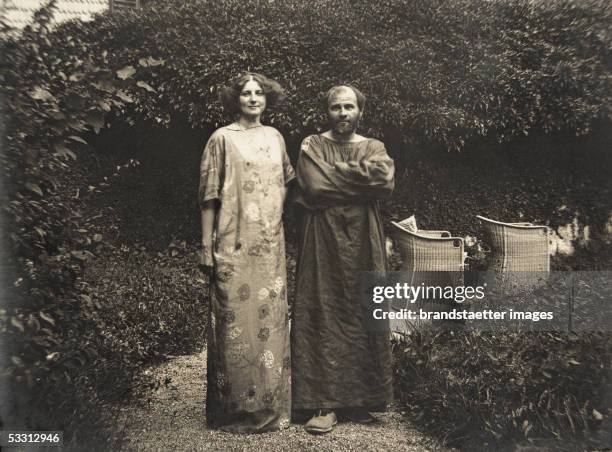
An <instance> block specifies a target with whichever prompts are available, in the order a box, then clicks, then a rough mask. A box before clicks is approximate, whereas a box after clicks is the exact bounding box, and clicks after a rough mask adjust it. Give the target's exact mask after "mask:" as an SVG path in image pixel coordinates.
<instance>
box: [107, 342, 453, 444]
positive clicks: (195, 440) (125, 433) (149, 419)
mask: <svg viewBox="0 0 612 452" xmlns="http://www.w3.org/2000/svg"><path fill="white" fill-rule="evenodd" d="M145 373H146V374H149V375H150V376H151V377H152V378H153V379H154V380H157V381H161V382H163V384H161V385H160V386H159V387H158V388H157V389H152V390H148V391H145V392H143V393H142V394H140V396H139V397H138V399H137V400H136V402H135V403H131V404H130V405H129V406H124V405H119V406H116V408H115V409H116V411H117V412H116V415H115V416H114V418H115V419H116V428H117V429H118V430H119V432H118V434H119V436H122V438H123V440H122V442H121V449H122V450H207V451H216V450H224V451H225V450H271V451H276V450H304V451H309V450H317V451H320V450H339V451H366V450H395V451H447V450H449V449H447V448H444V447H442V446H441V444H440V442H439V441H438V440H436V439H434V438H431V437H428V436H427V435H425V434H423V433H421V432H419V431H417V430H416V429H414V428H413V427H411V425H410V424H408V423H407V422H406V421H405V419H404V418H403V416H402V413H400V412H399V411H397V410H395V409H393V408H392V409H391V410H390V411H388V412H386V413H378V414H376V417H377V418H378V420H379V422H377V423H376V424H374V425H367V426H366V425H359V424H355V423H340V424H338V425H337V426H336V427H335V428H334V430H333V431H332V432H331V433H329V434H327V435H319V436H313V435H310V434H308V433H306V432H305V431H304V429H303V426H302V425H299V424H292V425H291V426H290V427H289V428H288V429H287V430H284V431H282V432H273V433H264V434H258V435H239V434H232V433H226V432H222V431H218V430H211V429H209V428H207V427H206V422H205V415H204V407H205V403H206V400H205V399H206V350H203V351H202V352H200V353H196V354H192V355H185V356H175V357H171V359H169V360H168V361H166V362H165V363H163V364H161V365H158V366H155V367H152V368H150V369H147V370H146V371H145Z"/></svg>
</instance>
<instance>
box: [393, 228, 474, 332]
mask: <svg viewBox="0 0 612 452" xmlns="http://www.w3.org/2000/svg"><path fill="white" fill-rule="evenodd" d="M391 225H392V226H393V233H392V236H393V238H394V241H395V244H396V246H397V248H398V249H399V252H400V256H401V260H402V265H401V271H402V272H406V273H407V274H408V283H409V284H410V285H411V286H415V287H416V286H420V285H421V284H422V285H423V286H425V287H428V286H429V287H433V286H437V287H448V286H450V287H455V286H458V285H463V250H464V243H463V239H462V238H461V237H451V234H450V233H449V232H448V231H418V232H412V231H409V230H408V229H406V228H404V227H402V225H401V224H399V223H397V222H394V221H392V222H391ZM396 307H397V308H400V309H401V308H405V309H412V310H415V309H416V310H417V311H418V310H419V309H423V310H430V311H431V310H443V309H445V308H450V304H449V303H448V301H446V300H444V301H441V300H432V299H427V300H419V301H418V303H410V302H408V303H406V304H405V305H404V306H396ZM429 323H431V322H422V321H421V322H418V321H416V322H412V324H409V325H406V322H401V321H396V322H394V321H392V322H391V326H392V328H393V329H394V330H395V331H399V332H406V331H405V330H406V326H408V327H409V328H410V327H411V329H415V328H417V329H418V328H420V327H422V326H424V325H425V324H429Z"/></svg>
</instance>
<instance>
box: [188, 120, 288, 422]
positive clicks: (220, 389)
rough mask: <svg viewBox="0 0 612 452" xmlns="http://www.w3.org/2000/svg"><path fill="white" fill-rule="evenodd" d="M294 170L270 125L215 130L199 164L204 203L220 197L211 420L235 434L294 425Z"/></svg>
mask: <svg viewBox="0 0 612 452" xmlns="http://www.w3.org/2000/svg"><path fill="white" fill-rule="evenodd" d="M294 177H295V173H294V171H293V168H292V167H291V164H290V163H289V158H288V157H287V153H286V150H285V142H284V140H283V137H282V135H281V134H280V133H279V132H278V131H277V130H276V129H274V128H272V127H267V126H260V127H255V128H250V129H245V128H244V127H242V126H240V124H238V123H234V124H231V125H229V126H226V127H222V128H220V129H218V130H217V131H216V132H215V133H214V134H213V135H212V136H211V137H210V139H209V141H208V143H207V145H206V149H205V150H204V154H203V157H202V164H201V176H200V196H199V197H200V202H201V204H202V205H204V203H205V202H206V201H208V200H210V199H218V200H219V208H218V209H217V211H216V215H215V227H214V232H215V241H214V250H213V256H214V264H215V278H214V284H213V285H212V287H211V307H210V319H209V330H208V378H207V380H208V386H207V402H206V419H207V422H208V424H209V425H210V426H212V427H217V428H221V429H224V430H228V431H233V432H263V431H270V430H278V429H282V428H285V427H287V426H288V425H289V421H290V414H291V413H290V402H291V386H290V371H291V364H290V361H291V360H290V350H289V316H288V307H287V285H286V282H287V278H286V269H285V240H284V233H283V223H282V212H283V200H284V194H285V184H286V183H288V182H289V181H290V180H291V179H292V178H294Z"/></svg>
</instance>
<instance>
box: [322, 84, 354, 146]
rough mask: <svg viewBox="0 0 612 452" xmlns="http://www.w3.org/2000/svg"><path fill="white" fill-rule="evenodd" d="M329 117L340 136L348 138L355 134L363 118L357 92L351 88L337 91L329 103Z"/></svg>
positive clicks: (333, 128) (332, 126)
mask: <svg viewBox="0 0 612 452" xmlns="http://www.w3.org/2000/svg"><path fill="white" fill-rule="evenodd" d="M327 116H328V117H329V122H330V126H331V128H332V130H333V131H334V132H335V133H337V134H338V135H343V136H348V135H350V134H352V133H353V132H355V130H357V126H358V125H359V119H360V118H361V111H359V106H358V105H357V96H355V92H354V91H353V90H352V89H350V88H347V89H343V90H340V91H336V92H335V93H334V94H333V95H332V96H331V97H330V98H329V100H328V102H327Z"/></svg>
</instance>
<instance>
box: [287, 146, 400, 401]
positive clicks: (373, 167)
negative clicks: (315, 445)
mask: <svg viewBox="0 0 612 452" xmlns="http://www.w3.org/2000/svg"><path fill="white" fill-rule="evenodd" d="M393 176H394V166H393V160H392V159H391V158H389V156H388V155H387V152H386V151H385V148H384V145H383V143H381V142H380V141H378V140H375V139H366V140H364V141H360V142H356V143H338V142H336V141H333V140H331V139H329V138H326V137H324V136H321V135H311V136H310V137H308V138H306V139H305V140H304V142H303V143H302V147H301V152H300V156H299V159H298V164H297V180H298V182H299V187H298V189H297V194H296V196H295V202H296V203H297V204H298V206H299V209H298V211H299V212H300V216H301V218H300V219H299V242H300V243H299V257H298V266H297V275H296V297H295V302H294V305H293V320H292V330H291V355H292V402H293V406H292V408H293V409H294V410H301V409H320V408H329V409H333V408H348V407H361V408H366V409H370V410H371V411H375V410H377V409H381V408H384V407H385V406H386V404H387V403H388V402H390V400H391V398H392V375H391V350H390V345H389V336H388V333H387V334H383V333H374V332H369V331H367V329H366V325H365V320H364V319H363V318H362V317H363V315H362V311H361V307H360V301H359V300H360V299H359V287H360V280H359V278H360V273H361V272H364V271H385V269H386V254H385V239H384V232H383V226H382V221H381V215H380V208H379V200H380V199H383V198H386V197H388V196H389V195H390V194H391V192H392V191H393V185H394V179H393Z"/></svg>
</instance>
